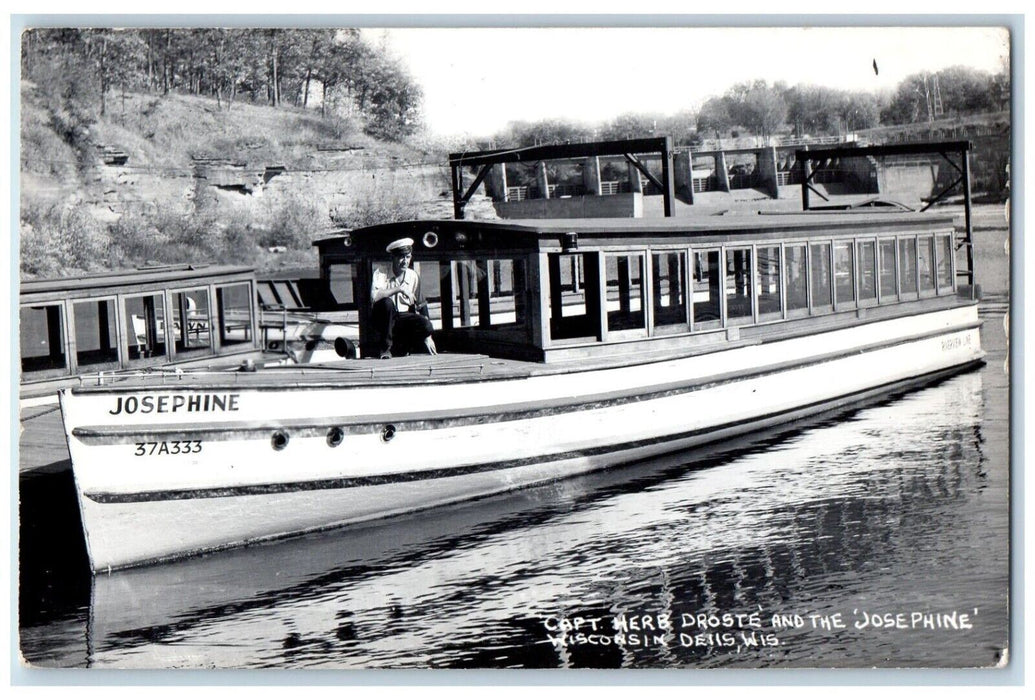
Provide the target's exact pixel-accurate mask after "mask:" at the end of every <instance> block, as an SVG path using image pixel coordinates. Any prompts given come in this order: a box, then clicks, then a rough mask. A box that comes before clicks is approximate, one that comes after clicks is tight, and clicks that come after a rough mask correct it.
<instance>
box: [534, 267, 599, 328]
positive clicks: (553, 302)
mask: <svg viewBox="0 0 1035 700" xmlns="http://www.w3.org/2000/svg"><path fill="white" fill-rule="evenodd" d="M547 268H548V274H549V278H550V337H551V338H553V339H554V340H563V339H570V338H586V337H590V338H595V339H599V337H600V272H599V254H598V253H550V254H549V255H548V256H547Z"/></svg>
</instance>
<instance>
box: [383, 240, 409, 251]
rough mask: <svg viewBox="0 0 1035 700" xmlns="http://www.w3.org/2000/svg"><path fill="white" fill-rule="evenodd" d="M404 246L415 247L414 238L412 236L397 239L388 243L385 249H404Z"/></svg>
mask: <svg viewBox="0 0 1035 700" xmlns="http://www.w3.org/2000/svg"><path fill="white" fill-rule="evenodd" d="M403 248H411V249H412V248H413V239H412V238H400V239H399V240H397V241H392V242H391V243H389V244H388V247H387V248H385V250H387V251H388V252H389V253H391V252H392V251H393V250H402V249H403Z"/></svg>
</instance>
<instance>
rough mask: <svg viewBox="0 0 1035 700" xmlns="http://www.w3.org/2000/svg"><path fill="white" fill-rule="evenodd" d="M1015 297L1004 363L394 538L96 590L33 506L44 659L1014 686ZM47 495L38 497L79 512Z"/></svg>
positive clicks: (303, 543)
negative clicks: (834, 677)
mask: <svg viewBox="0 0 1035 700" xmlns="http://www.w3.org/2000/svg"><path fill="white" fill-rule="evenodd" d="M1005 302H1006V299H1005V297H992V298H989V299H986V301H985V302H983V305H982V317H983V318H984V320H985V321H986V323H985V326H984V329H983V331H982V340H983V344H984V346H985V348H986V350H987V351H988V352H989V354H988V357H987V364H986V365H984V366H983V367H982V368H980V369H978V370H975V371H972V372H969V373H967V374H963V375H959V376H956V377H953V378H950V379H948V380H945V381H943V382H941V383H939V384H937V385H934V386H931V387H928V388H925V389H922V390H919V391H915V392H912V393H909V394H906V395H903V396H898V397H892V398H890V399H887V400H885V401H884V402H882V403H880V404H877V405H870V406H868V407H864V408H861V409H859V410H856V411H854V412H852V413H848V414H842V415H839V416H834V417H827V418H825V419H823V420H822V421H816V422H813V423H811V424H798V425H796V426H794V427H793V428H785V429H783V430H782V431H777V432H772V433H769V434H765V435H758V436H753V437H752V438H750V439H746V440H744V441H742V442H739V443H729V444H725V445H723V446H722V447H721V448H719V449H713V450H710V451H697V452H693V453H686V454H682V455H676V456H673V457H669V458H666V459H664V460H655V461H652V462H649V463H646V464H641V465H635V466H631V467H629V468H626V469H620V470H614V471H611V472H606V473H602V474H596V475H591V476H589V477H585V478H580V479H572V480H568V481H564V482H558V483H555V484H550V485H547V486H544V487H541V488H536V489H530V490H526V491H522V492H519V493H515V494H510V495H505V496H502V497H496V498H493V499H488V500H485V501H481V502H477V503H472V504H468V505H467V506H464V507H457V508H447V509H440V510H438V511H434V512H430V513H425V514H422V515H418V516H413V517H410V518H403V519H397V520H394V521H390V522H387V523H382V524H379V525H373V526H368V527H363V528H353V529H349V530H342V531H337V532H333V533H324V534H321V535H318V536H309V537H300V538H295V539H293V540H289V541H286V542H281V543H276V544H272V545H267V546H256V547H251V548H247V549H243V550H238V551H234V552H226V553H222V554H216V555H211V556H206V557H202V558H198V559H195V560H190V561H185V562H180V563H176V564H172V565H167V566H157V567H149V568H144V569H139V570H134V571H127V572H122V573H116V574H113V575H110V576H99V577H97V578H96V579H93V580H92V581H91V578H90V577H89V576H88V575H86V574H85V570H86V563H85V554H84V553H83V551H82V543H81V542H76V543H74V544H73V545H68V544H67V531H68V528H70V527H77V526H78V524H77V522H69V520H74V517H72V516H69V517H66V518H65V521H64V522H55V521H54V519H53V518H54V512H55V511H54V510H53V509H52V508H51V507H50V506H48V507H47V508H46V509H45V512H46V513H47V517H45V518H44V517H39V518H37V517H34V516H31V517H30V516H29V515H28V513H30V512H33V513H34V512H36V509H35V508H29V509H23V511H22V519H23V523H22V528H23V532H22V536H23V547H22V550H23V553H24V556H23V559H22V562H21V591H22V593H21V650H22V654H23V655H24V657H25V658H26V659H27V660H28V661H29V662H30V663H32V664H35V665H39V666H48V667H49V666H62V667H65V666H71V667H80V668H81V667H89V668H267V667H277V668H556V667H565V668H682V667H687V668H714V667H741V668H743V667H766V668H772V667H782V668H796V667H822V668H829V667H872V666H887V667H923V668H930V667H975V666H991V665H994V664H996V663H998V662H999V661H1000V659H1001V658H1002V656H1003V650H1004V649H1005V648H1006V646H1007V638H1008V608H1007V601H1008V592H1009V587H1008V580H1009V579H1008V575H1009V568H1008V566H1009V564H1008V562H1009V510H1008V488H1009V474H1008V464H1009V447H1008V445H1009V433H1008V380H1007V377H1006V375H1005V373H1004V360H1005V351H1006V342H1005V336H1004V332H1003V326H1002V313H1003V311H1004V310H1005ZM48 478H49V479H50V481H48V482H47V483H38V484H36V485H35V486H33V487H32V488H29V489H26V488H24V483H23V494H22V495H23V499H25V500H26V501H27V502H28V501H31V500H32V499H34V498H41V497H43V494H48V496H47V497H48V498H51V499H58V500H60V498H61V497H68V496H69V495H70V494H71V485H70V483H68V480H67V476H64V477H62V476H60V475H57V476H51V477H48ZM62 479H64V481H62ZM73 512H74V506H73ZM58 530H61V531H62V532H64V533H66V534H64V535H60V537H59V535H58V534H56V533H57V531H58ZM59 541H60V542H65V543H66V544H64V545H61V546H55V542H59ZM702 613H703V614H705V618H704V620H703V621H702V620H700V618H699V616H700V615H701V614H702ZM913 613H917V614H918V615H920V617H919V618H915V617H914V615H913ZM724 614H725V615H727V616H730V619H725V620H724V619H723V617H722V616H723V615H724ZM873 614H877V616H878V617H877V622H879V623H882V625H881V626H880V627H877V626H875V625H874V624H872V617H871V615H873ZM709 615H711V616H713V617H712V619H710V620H709V618H708V616H709ZM774 615H775V616H778V617H777V619H776V623H777V624H774ZM889 615H890V619H889V618H888V616H889ZM925 615H930V616H931V617H924V616H925ZM935 615H937V617H936V616H935ZM737 616H739V618H738V617H737ZM780 616H782V617H780ZM577 618H578V619H577ZM623 620H624V624H625V625H627V626H628V627H627V628H625V629H620V630H616V629H615V624H616V622H617V623H618V624H619V625H621V624H622V623H623ZM632 620H635V622H631V621H632ZM701 622H703V623H704V626H703V627H702V626H701V624H700V623H701ZM885 622H890V623H892V626H890V627H889V626H886V625H884V624H883V623H885ZM727 623H729V624H727ZM867 623H869V624H867ZM925 623H926V624H927V625H928V626H927V627H925ZM576 625H578V629H577V630H576V629H574V627H575V626H576ZM839 625H841V626H839ZM859 625H862V627H861V628H860V627H859ZM594 626H595V629H594ZM931 626H933V627H934V628H933V629H932V628H931ZM636 627H639V628H640V629H636ZM565 628H567V629H565ZM644 628H646V629H644ZM651 628H653V629H651ZM565 631H566V632H567V637H566V638H565V640H564V642H560V641H559V638H560V637H561V636H562V633H563V632H565ZM623 631H624V633H625V636H624V638H623V637H621V636H619V637H617V638H616V634H621V633H622V632H623ZM580 633H581V634H582V635H583V637H581V638H580V637H578V636H577V635H578V634H580ZM751 642H754V645H751Z"/></svg>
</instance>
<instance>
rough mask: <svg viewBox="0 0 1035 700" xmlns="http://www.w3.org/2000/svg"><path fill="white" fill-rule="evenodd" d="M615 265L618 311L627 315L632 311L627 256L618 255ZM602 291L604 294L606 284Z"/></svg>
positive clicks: (630, 282)
mask: <svg viewBox="0 0 1035 700" xmlns="http://www.w3.org/2000/svg"><path fill="white" fill-rule="evenodd" d="M605 259H606V258H605ZM615 264H616V266H617V272H618V310H619V311H621V312H622V313H623V314H628V313H629V312H630V311H631V309H632V297H631V292H632V290H631V287H632V281H631V277H630V275H629V257H628V256H627V255H619V256H618V257H616V258H615ZM604 279H605V280H606V279H607V278H606V277H605V278H604ZM604 290H605V292H604V293H605V294H606V293H607V285H606V284H605V285H604Z"/></svg>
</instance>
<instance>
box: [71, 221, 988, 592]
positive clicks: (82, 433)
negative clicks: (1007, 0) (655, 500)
mask: <svg viewBox="0 0 1035 700" xmlns="http://www.w3.org/2000/svg"><path fill="white" fill-rule="evenodd" d="M968 228H969V227H968ZM400 238H410V239H412V240H413V241H414V259H415V261H416V262H415V264H414V267H415V268H416V269H417V271H418V272H419V274H420V276H421V278H422V280H423V282H422V283H423V285H424V288H425V290H426V291H428V292H429V294H428V296H429V297H431V299H430V301H431V302H432V307H433V309H434V312H433V317H434V326H435V334H434V338H435V342H436V344H437V346H438V348H439V350H440V352H439V354H437V355H422V354H411V355H408V356H403V357H395V358H392V359H390V360H382V359H376V358H378V354H377V348H378V345H377V343H378V338H377V336H376V333H375V331H374V329H373V327H372V323H371V318H370V311H369V309H370V307H371V304H370V282H371V279H372V274H373V270H374V268H375V266H377V265H380V264H384V263H385V262H386V261H387V260H388V254H387V253H386V247H387V246H388V244H389V243H390V242H392V241H395V240H397V239H400ZM957 243H958V242H957V233H956V230H955V227H954V221H953V217H952V216H951V215H947V214H944V213H937V212H934V211H928V212H924V213H919V212H882V211H873V210H869V211H854V212H848V213H831V212H801V213H799V214H795V215H788V214H783V215H780V216H767V215H764V214H756V215H734V216H721V217H718V216H710V217H669V218H663V219H661V218H658V219H634V218H629V219H577V220H576V219H532V220H434V221H405V222H397V223H390V224H382V225H378V226H372V227H368V228H363V229H358V230H354V231H348V232H342V233H340V234H339V235H335V236H331V237H327V238H323V239H320V240H318V241H316V242H315V245H316V246H317V247H318V249H319V252H320V269H321V271H322V274H324V275H325V276H326V277H327V279H330V280H336V282H335V283H336V284H341V281H342V280H349V282H348V284H347V286H349V287H350V290H349V292H350V293H349V294H348V295H347V296H349V297H350V299H349V302H350V303H354V304H355V308H356V309H357V310H358V322H359V335H358V346H359V355H360V356H359V358H358V359H356V358H349V359H338V360H337V361H331V362H318V363H314V364H307V365H293V366H272V367H248V368H245V367H241V368H237V369H236V370H235V371H215V372H213V371H200V370H199V371H190V370H186V371H182V372H177V373H158V374H156V373H148V372H138V373H125V372H124V373H117V374H112V375H98V376H96V377H93V378H90V379H88V380H84V381H83V382H82V385H80V386H74V387H66V388H64V389H62V390H61V391H60V404H61V411H62V416H63V421H64V429H65V432H66V436H67V440H68V447H69V453H70V455H71V461H72V468H73V472H74V476H75V483H76V490H77V496H78V500H79V506H80V510H81V514H82V521H83V527H84V531H85V539H86V544H87V550H88V554H89V560H90V565H91V567H92V569H93V570H94V571H95V572H103V571H110V570H116V569H121V568H126V567H132V566H138V565H143V564H151V563H156V562H161V561H166V560H171V559H177V558H182V557H186V556H190V555H194V554H198V553H201V552H207V551H212V550H219V549H225V548H229V547H236V546H239V545H245V544H248V543H252V542H259V541H265V540H271V539H275V538H280V537H284V536H287V535H292V534H298V533H304V532H311V531H317V530H322V529H327V528H334V527H339V526H344V525H350V524H355V523H360V522H368V521H371V520H375V519H379V518H385V517H389V516H394V515H398V514H402V513H410V512H414V511H418V510H421V509H426V508H431V507H437V506H443V505H445V504H451V503H457V502H461V501H466V500H470V499H475V498H481V497H485V496H488V495H491V494H498V493H500V492H504V491H508V490H511V489H518V488H522V487H526V486H529V485H532V484H539V483H543V482H546V481H550V480H556V479H562V478H566V477H571V476H575V475H579V474H584V473H588V472H592V471H595V470H600V469H606V468H611V467H617V466H622V465H628V464H631V463H635V462H636V461H638V460H644V459H648V458H652V457H655V456H658V455H662V454H665V453H672V452H678V451H682V450H686V449H689V448H694V447H696V446H699V445H702V444H705V443H710V442H715V441H721V440H726V439H728V438H731V437H733V436H737V435H742V434H745V433H748V432H751V431H756V430H759V429H766V428H769V427H772V426H775V425H779V424H781V423H786V422H790V421H795V420H798V419H800V418H803V417H805V416H809V415H813V414H817V413H820V412H825V411H829V410H832V409H837V408H839V407H844V406H848V405H851V404H853V403H856V402H862V401H867V400H872V399H873V398H874V397H876V396H880V395H883V394H886V393H889V392H894V391H901V390H903V389H904V388H909V387H914V386H921V385H924V384H926V383H930V382H933V381H937V380H939V379H940V378H943V377H945V376H948V375H950V374H953V373H957V372H961V371H964V370H966V369H968V368H972V367H974V366H976V365H977V364H979V363H980V362H981V361H982V357H983V351H982V349H981V339H980V333H979V328H980V321H979V319H978V308H977V299H976V296H977V289H976V287H975V285H974V284H973V278H972V272H971V270H970V269H966V268H964V267H963V266H962V265H959V264H958V263H957V255H956V253H957ZM968 259H969V258H968ZM960 280H963V282H960ZM436 281H437V284H436ZM432 292H433V293H432Z"/></svg>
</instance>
